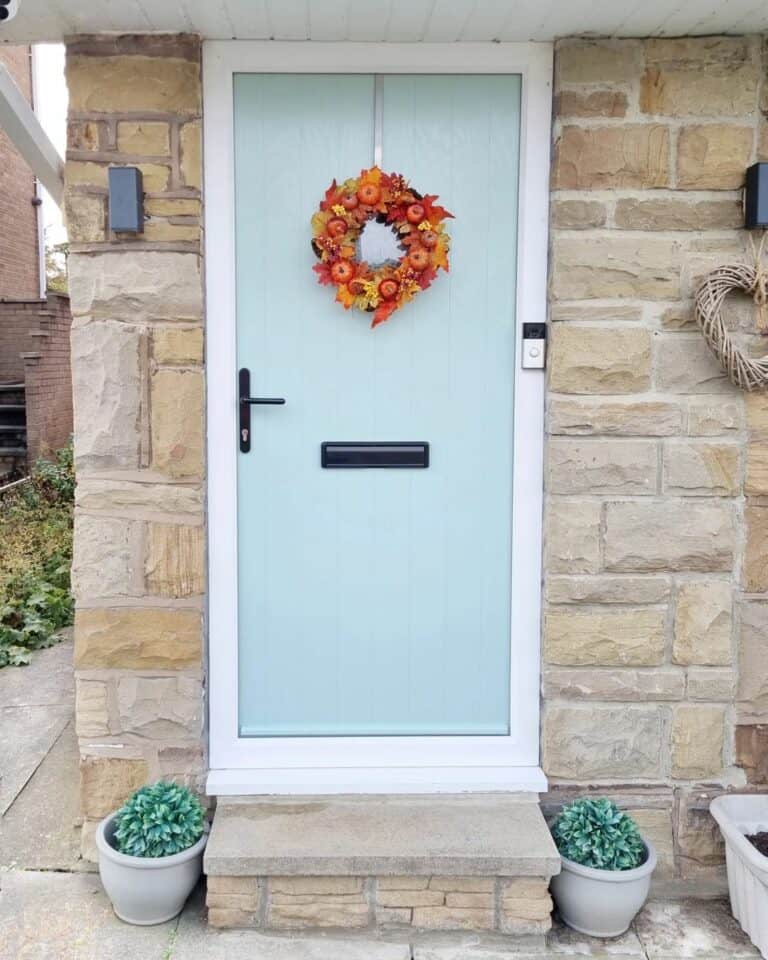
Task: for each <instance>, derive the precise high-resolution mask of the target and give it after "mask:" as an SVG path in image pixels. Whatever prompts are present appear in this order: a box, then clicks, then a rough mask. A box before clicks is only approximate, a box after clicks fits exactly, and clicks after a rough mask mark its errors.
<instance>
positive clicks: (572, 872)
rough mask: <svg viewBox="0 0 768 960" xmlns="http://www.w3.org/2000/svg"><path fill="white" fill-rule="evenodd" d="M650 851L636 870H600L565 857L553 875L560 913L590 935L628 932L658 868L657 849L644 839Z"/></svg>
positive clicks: (554, 894) (576, 928)
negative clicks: (561, 866)
mask: <svg viewBox="0 0 768 960" xmlns="http://www.w3.org/2000/svg"><path fill="white" fill-rule="evenodd" d="M643 843H644V844H645V849H646V852H647V854H648V856H647V857H646V860H645V863H643V864H641V865H640V866H639V867H635V869H634V870H597V869H595V868H594V867H582V866H581V864H579V863H574V862H573V860H569V859H568V858H567V857H562V858H561V859H562V861H563V868H562V870H561V871H560V873H559V874H558V875H557V876H556V877H552V882H551V890H552V896H553V897H554V900H555V903H556V904H557V909H558V911H559V912H560V916H561V917H562V918H563V920H564V921H565V923H567V924H568V926H569V927H573V929H574V930H578V931H579V932H580V933H586V934H589V936H591V937H618V936H620V935H621V934H622V933H625V932H626V931H627V929H628V928H629V925H630V923H632V921H633V920H634V918H635V915H636V914H637V912H638V910H640V908H641V907H642V906H643V904H644V903H645V901H646V899H647V897H648V891H649V890H650V887H651V874H652V873H653V871H654V870H655V869H656V851H655V850H654V848H653V845H652V844H651V843H649V842H648V841H647V840H643Z"/></svg>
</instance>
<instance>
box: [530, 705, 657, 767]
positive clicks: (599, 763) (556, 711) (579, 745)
mask: <svg viewBox="0 0 768 960" xmlns="http://www.w3.org/2000/svg"><path fill="white" fill-rule="evenodd" d="M661 742H662V715H661V713H660V711H659V710H658V708H656V707H653V706H626V705H622V706H616V707H599V706H593V705H590V706H589V707H587V708H585V707H581V706H576V705H574V706H570V705H567V706H561V705H557V706H555V705H551V704H550V705H548V706H547V709H546V713H545V718H544V733H543V757H544V760H543V765H544V772H545V773H546V774H547V776H549V777H553V778H555V779H563V780H568V781H573V782H575V783H589V782H592V781H595V780H613V779H618V780H622V779H626V778H630V779H638V778H645V779H648V780H658V779H659V778H660V777H661V775H662V771H661Z"/></svg>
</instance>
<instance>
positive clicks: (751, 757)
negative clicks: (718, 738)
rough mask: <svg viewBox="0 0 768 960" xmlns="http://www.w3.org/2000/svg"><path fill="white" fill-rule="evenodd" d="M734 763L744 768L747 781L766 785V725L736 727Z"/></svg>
mask: <svg viewBox="0 0 768 960" xmlns="http://www.w3.org/2000/svg"><path fill="white" fill-rule="evenodd" d="M736 763H737V764H738V765H739V766H740V767H742V768H743V769H744V771H745V773H746V774H747V782H748V783H750V784H754V785H756V786H761V787H766V786H768V726H766V725H763V724H751V725H750V726H744V727H741V726H739V727H736Z"/></svg>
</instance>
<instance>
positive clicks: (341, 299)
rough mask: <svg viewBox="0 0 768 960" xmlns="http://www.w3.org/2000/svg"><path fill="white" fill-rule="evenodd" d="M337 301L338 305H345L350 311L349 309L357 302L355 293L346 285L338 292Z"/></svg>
mask: <svg viewBox="0 0 768 960" xmlns="http://www.w3.org/2000/svg"><path fill="white" fill-rule="evenodd" d="M336 301H337V303H342V304H344V309H345V310H349V308H350V307H351V306H352V304H353V303H354V302H355V295H354V293H351V292H350V289H349V287H348V286H347V285H346V284H342V285H341V286H340V287H339V288H338V290H337V291H336Z"/></svg>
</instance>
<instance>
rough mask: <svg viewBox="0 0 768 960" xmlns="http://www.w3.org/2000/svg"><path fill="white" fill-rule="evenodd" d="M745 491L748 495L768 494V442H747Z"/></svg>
mask: <svg viewBox="0 0 768 960" xmlns="http://www.w3.org/2000/svg"><path fill="white" fill-rule="evenodd" d="M744 493H746V494H747V495H748V496H750V495H754V496H768V444H766V443H764V442H762V441H761V442H759V443H748V444H747V475H746V478H745V480H744Z"/></svg>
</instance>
